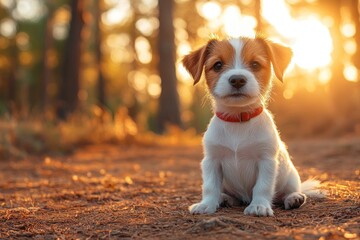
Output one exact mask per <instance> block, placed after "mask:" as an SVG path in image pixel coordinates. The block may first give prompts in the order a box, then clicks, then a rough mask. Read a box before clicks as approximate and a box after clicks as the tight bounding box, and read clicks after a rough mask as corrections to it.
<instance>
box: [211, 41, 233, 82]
mask: <svg viewBox="0 0 360 240" xmlns="http://www.w3.org/2000/svg"><path fill="white" fill-rule="evenodd" d="M234 56H235V50H234V48H233V47H232V45H231V44H230V43H229V41H227V40H223V41H218V42H216V43H215V44H214V45H213V46H212V48H211V49H210V51H209V54H208V56H207V59H206V61H205V75H206V83H207V85H208V87H209V89H213V88H214V87H215V85H216V82H217V81H218V79H219V78H220V75H221V74H222V73H223V72H224V71H226V70H227V69H229V68H230V67H231V66H232V65H233V62H234ZM218 61H221V62H222V63H223V67H222V69H221V70H220V71H218V72H216V71H214V69H213V66H214V64H215V63H216V62H218Z"/></svg>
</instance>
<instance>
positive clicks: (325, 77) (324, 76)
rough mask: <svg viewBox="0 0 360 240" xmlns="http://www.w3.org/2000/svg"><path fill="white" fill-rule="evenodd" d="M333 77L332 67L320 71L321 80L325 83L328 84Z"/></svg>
mask: <svg viewBox="0 0 360 240" xmlns="http://www.w3.org/2000/svg"><path fill="white" fill-rule="evenodd" d="M331 77H332V73H331V69H330V68H325V69H321V70H320V73H319V82H320V83H321V84H323V85H326V84H327V83H329V82H330V80H331Z"/></svg>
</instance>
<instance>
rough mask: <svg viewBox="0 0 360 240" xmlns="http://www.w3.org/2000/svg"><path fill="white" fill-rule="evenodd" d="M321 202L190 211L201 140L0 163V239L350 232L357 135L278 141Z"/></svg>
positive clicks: (356, 218) (357, 204)
mask: <svg viewBox="0 0 360 240" xmlns="http://www.w3.org/2000/svg"><path fill="white" fill-rule="evenodd" d="M287 144H288V145H289V151H290V153H291V155H292V156H293V161H294V164H295V165H296V167H297V168H298V170H299V172H300V175H301V177H302V179H303V180H305V179H307V178H308V177H314V176H316V177H318V178H319V179H320V180H321V181H323V189H326V190H328V192H329V195H328V198H326V199H309V200H308V202H307V203H306V205H304V206H303V207H302V208H300V209H296V210H290V211H288V210H284V209H283V208H282V207H281V206H276V207H275V209H274V211H275V217H266V218H264V217H261V218H260V217H251V216H244V215H243V210H244V208H245V207H244V206H242V207H234V208H221V209H219V210H218V211H217V213H215V214H213V215H195V216H193V215H190V214H189V212H188V210H187V208H188V206H189V205H191V204H192V203H194V202H197V201H199V200H200V198H201V175H200V166H199V163H200V160H201V158H202V150H201V146H182V147H175V146H171V147H168V146H157V147H155V146H151V147H149V146H134V145H132V146H124V145H123V146H121V145H118V146H116V145H97V146H86V147H81V148H79V149H77V150H76V151H75V152H74V153H73V154H70V155H68V156H42V157H39V156H29V157H27V158H25V159H22V160H19V159H9V160H0V238H1V239H6V238H10V239H28V238H31V239H77V238H78V239H193V238H196V239H243V238H244V239H247V238H248V239H262V238H267V239H360V138H346V139H331V140H329V139H328V140H319V139H311V140H293V141H288V142H287Z"/></svg>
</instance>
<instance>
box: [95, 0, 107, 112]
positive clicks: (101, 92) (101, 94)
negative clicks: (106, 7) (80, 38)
mask: <svg viewBox="0 0 360 240" xmlns="http://www.w3.org/2000/svg"><path fill="white" fill-rule="evenodd" d="M95 4H96V6H95V23H96V26H95V27H96V30H95V48H96V61H97V70H98V86H97V88H98V103H99V105H100V107H101V108H103V107H105V106H106V97H105V79H104V75H103V71H102V53H101V21H100V14H101V1H95Z"/></svg>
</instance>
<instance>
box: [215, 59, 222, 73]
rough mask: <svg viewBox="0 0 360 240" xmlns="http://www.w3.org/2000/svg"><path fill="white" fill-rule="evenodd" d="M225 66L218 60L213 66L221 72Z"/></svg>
mask: <svg viewBox="0 0 360 240" xmlns="http://www.w3.org/2000/svg"><path fill="white" fill-rule="evenodd" d="M222 66H223V63H222V62H221V61H217V62H216V63H215V64H214V66H213V69H214V71H215V72H219V71H220V70H221V68H222Z"/></svg>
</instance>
